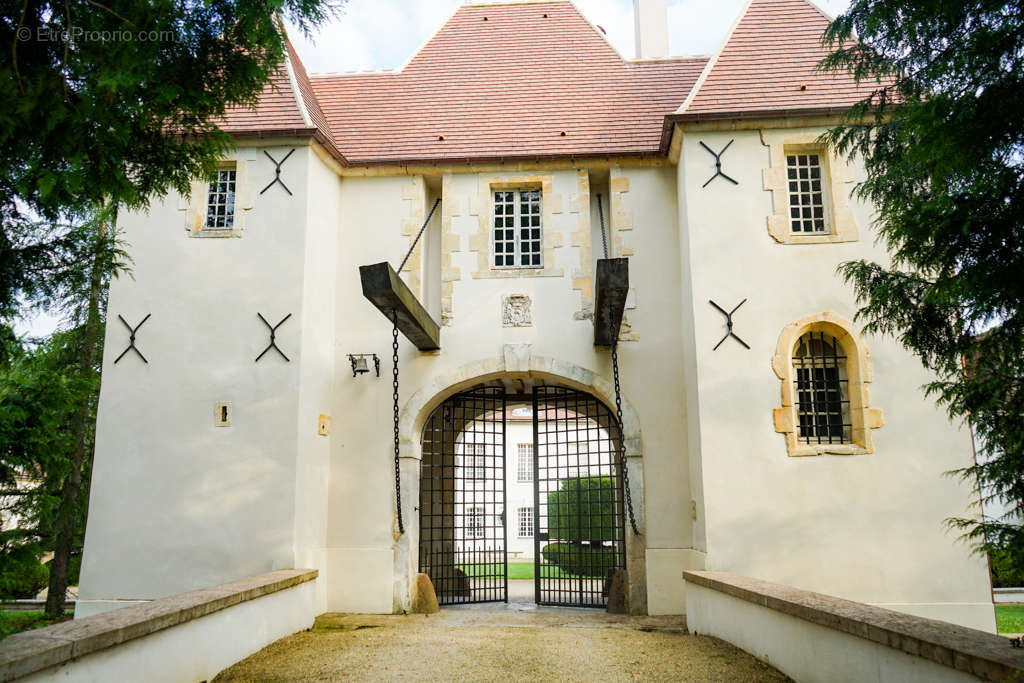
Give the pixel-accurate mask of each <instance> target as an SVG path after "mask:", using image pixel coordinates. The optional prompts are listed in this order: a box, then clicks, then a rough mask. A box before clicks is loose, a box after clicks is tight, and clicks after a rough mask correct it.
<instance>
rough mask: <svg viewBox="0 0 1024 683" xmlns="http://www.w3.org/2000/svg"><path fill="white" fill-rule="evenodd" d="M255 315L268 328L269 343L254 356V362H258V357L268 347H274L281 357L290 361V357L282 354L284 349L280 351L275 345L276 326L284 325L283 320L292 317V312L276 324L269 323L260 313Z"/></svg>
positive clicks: (260, 356)
mask: <svg viewBox="0 0 1024 683" xmlns="http://www.w3.org/2000/svg"><path fill="white" fill-rule="evenodd" d="M256 315H258V316H259V317H260V320H262V321H263V324H264V325H266V326H267V328H268V329H269V330H270V344H268V345H267V348H265V349H263V353H261V354H260V355H258V356H256V360H255V361H254V362H256V363H259V362H260V358H263V356H264V355H265V354H266V353H267V351H269V350H270V349H274V350H275V351H277V352H278V353H279V354H281V358H284V359H285V360H286V361H288V362H289V363H290V362H292V359H291V358H289V357H288V356H286V355H284V351H282V350H281V349H279V348H278V347H277V328H279V327H281V325H284V321H285V320H287V319H288V318H290V317H292V314H291V313H289V314H288V315H286V316H285V317H283V318H281V322H279V323H278V324H276V325H271V324H270V323H268V322H267V319H266V318H264V317H263V314H262V313H256Z"/></svg>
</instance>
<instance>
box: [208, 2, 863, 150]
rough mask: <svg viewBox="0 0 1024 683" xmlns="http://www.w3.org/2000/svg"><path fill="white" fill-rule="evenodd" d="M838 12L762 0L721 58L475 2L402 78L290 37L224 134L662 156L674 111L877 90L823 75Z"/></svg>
mask: <svg viewBox="0 0 1024 683" xmlns="http://www.w3.org/2000/svg"><path fill="white" fill-rule="evenodd" d="M828 21H829V20H828V18H827V17H825V15H823V14H822V13H821V12H820V11H819V10H818V9H816V8H815V7H814V6H812V5H811V4H809V3H808V2H806V0H752V2H751V3H750V4H749V5H748V6H747V8H746V10H745V11H744V14H743V15H742V16H741V17H740V19H739V21H738V22H737V24H736V25H735V27H734V29H733V31H732V32H731V33H730V35H729V36H728V38H727V39H726V41H725V44H724V45H723V47H722V49H721V50H720V51H719V53H718V55H717V56H716V57H715V58H713V59H712V60H710V61H709V60H708V59H707V58H704V57H691V58H673V59H659V60H649V61H629V60H624V59H622V57H620V56H619V54H618V53H617V52H616V51H615V50H614V49H613V48H612V47H611V45H610V44H609V43H608V42H607V41H606V40H605V39H604V37H603V36H602V35H601V34H600V33H599V31H598V29H597V28H596V27H594V26H593V25H592V24H590V23H589V22H588V21H587V20H586V19H585V18H584V17H583V15H581V14H580V13H579V11H578V10H577V9H576V7H575V6H574V5H573V4H572V3H571V2H569V1H568V0H551V1H549V2H533V3H523V2H518V3H511V4H505V5H500V4H491V5H464V6H462V7H460V8H459V9H458V10H457V11H456V12H455V14H454V15H453V16H452V18H451V19H450V20H449V21H448V22H447V23H446V24H445V25H444V26H443V27H442V28H441V29H440V31H438V32H437V33H436V34H435V35H434V36H433V38H431V39H430V41H429V42H428V43H427V44H426V45H425V46H424V47H423V48H422V49H421V50H420V51H419V52H418V53H417V54H416V55H415V56H414V57H413V59H412V60H411V61H410V62H409V64H408V65H406V66H405V68H403V69H402V70H400V71H396V72H372V73H361V74H321V75H317V74H313V75H312V76H309V75H308V74H307V73H306V70H305V67H303V65H302V62H301V61H300V60H299V57H298V55H297V54H296V53H295V50H294V48H293V47H292V46H291V43H289V44H288V57H289V63H290V72H291V75H289V68H288V67H286V68H283V69H281V71H280V72H278V73H277V74H276V75H275V76H274V78H273V80H272V81H271V83H269V84H268V85H267V87H266V88H264V91H263V94H262V96H261V97H260V101H259V104H258V106H257V107H256V108H255V109H254V110H249V109H243V108H240V107H239V108H234V109H232V110H230V111H229V113H228V116H227V118H226V121H225V122H224V124H223V125H222V128H223V129H224V130H225V131H227V132H229V133H233V134H235V135H240V136H251V135H261V136H263V135H313V136H315V137H316V138H317V139H318V140H320V141H321V142H322V143H324V144H325V145H326V146H327V147H328V149H329V150H330V151H331V153H333V154H334V155H335V156H336V157H337V158H338V159H339V160H340V161H341V162H342V163H345V164H355V165H363V164H396V163H438V162H441V163H443V162H464V161H499V160H509V159H547V158H569V157H587V156H589V157H593V156H645V155H663V154H665V153H666V152H667V151H668V141H669V138H670V135H671V122H672V121H675V120H695V119H708V118H734V117H742V116H781V115H793V114H806V113H817V112H833V111H838V110H841V109H845V108H847V107H849V106H850V105H851V104H853V103H854V102H856V101H858V100H860V99H862V98H863V97H865V96H867V95H868V94H869V93H870V92H871V88H870V87H868V86H866V85H864V86H858V85H857V84H856V83H854V81H853V79H852V78H851V77H850V76H848V75H846V74H822V73H817V72H816V69H815V67H816V65H817V63H818V62H819V61H820V60H821V59H822V58H823V57H824V56H825V55H826V54H827V52H828V51H827V49H826V48H824V47H822V45H821V36H822V33H823V32H824V30H825V27H826V26H827V25H828ZM698 77H700V78H699V79H698ZM695 84H696V85H695ZM694 87H696V92H695V93H693V94H691V90H693V89H694ZM681 104H682V105H683V106H682V107H680V105H681Z"/></svg>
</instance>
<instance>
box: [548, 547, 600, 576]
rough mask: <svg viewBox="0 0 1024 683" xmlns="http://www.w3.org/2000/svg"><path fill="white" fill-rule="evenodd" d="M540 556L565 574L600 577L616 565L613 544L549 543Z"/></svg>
mask: <svg viewBox="0 0 1024 683" xmlns="http://www.w3.org/2000/svg"><path fill="white" fill-rule="evenodd" d="M540 554H541V556H543V558H544V559H545V560H547V561H548V562H550V563H551V564H553V565H555V566H557V567H558V568H559V569H561V570H562V571H564V572H565V573H567V574H574V575H576V576H587V577H594V578H601V579H603V578H604V577H606V576H608V571H609V570H610V569H614V568H615V567H616V563H617V561H618V553H616V551H615V547H614V546H603V545H581V544H577V543H549V544H547V545H546V546H544V547H543V548H542V549H541V551H540Z"/></svg>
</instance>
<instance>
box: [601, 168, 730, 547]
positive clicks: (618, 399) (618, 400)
mask: <svg viewBox="0 0 1024 683" xmlns="http://www.w3.org/2000/svg"><path fill="white" fill-rule="evenodd" d="M723 151H724V150H723ZM597 215H598V218H599V219H600V221H601V246H602V247H603V248H604V257H605V258H608V238H607V237H606V236H605V232H604V206H603V205H602V203H601V195H600V194H598V195H597ZM612 373H613V375H614V378H615V419H616V420H617V422H618V428H619V467H620V468H621V469H622V488H623V490H624V492H625V494H626V511H627V512H628V513H629V526H630V528H631V529H632V530H633V533H634V534H635V535H637V536H640V535H641V534H640V530H639V529H638V528H637V526H636V515H635V514H634V513H633V493H632V492H631V491H630V488H629V467H628V466H627V464H626V437H625V433H624V432H623V429H622V390H621V388H620V387H619V339H618V330H616V334H615V338H614V339H613V340H612Z"/></svg>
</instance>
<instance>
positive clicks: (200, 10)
mask: <svg viewBox="0 0 1024 683" xmlns="http://www.w3.org/2000/svg"><path fill="white" fill-rule="evenodd" d="M335 1H336V0H270V1H269V2H256V3H254V2H244V1H242V0H209V1H206V2H197V1H195V0H112V1H109V2H103V3H98V2H72V3H68V2H56V1H54V0H0V46H3V49H2V50H0V220H2V234H0V306H4V305H6V306H8V307H9V306H10V305H11V302H12V301H13V299H14V296H15V293H16V289H17V286H18V285H19V284H23V281H24V280H25V278H26V277H27V276H29V275H30V273H28V271H26V270H25V269H26V267H27V266H26V265H25V262H26V261H27V262H28V263H29V264H30V263H31V262H32V259H33V257H37V256H38V253H27V254H19V253H17V251H18V249H19V244H18V235H17V234H13V235H12V231H14V233H17V232H18V228H19V227H23V224H24V223H25V222H26V221H27V220H29V221H30V220H31V219H34V218H35V217H42V218H45V219H47V220H50V221H58V220H67V219H69V218H75V217H78V218H81V217H82V216H84V215H86V214H88V213H89V212H91V211H93V210H94V209H95V207H97V206H103V205H115V206H121V207H124V208H129V209H137V208H142V207H145V206H146V205H147V203H148V201H149V198H150V197H151V196H154V195H160V194H163V193H164V192H166V191H167V190H168V189H169V188H172V187H173V188H175V189H177V190H179V191H181V192H187V191H188V183H189V179H190V178H192V177H196V176H199V175H200V174H204V173H205V174H211V173H212V171H213V169H214V168H215V163H216V161H217V159H218V158H219V157H221V156H223V153H224V151H225V150H226V149H227V148H228V146H229V145H230V137H229V136H227V135H226V134H224V133H223V132H221V131H219V130H218V128H217V122H218V121H219V120H220V119H221V117H223V116H224V114H225V111H226V110H227V108H228V107H229V106H231V105H252V104H254V103H255V102H256V101H257V98H258V96H259V94H260V92H261V91H262V89H263V87H264V85H265V84H266V83H267V82H268V81H269V79H270V78H271V76H272V75H273V74H274V73H275V72H276V71H277V69H279V68H280V65H281V63H282V58H283V55H284V52H285V39H284V32H283V30H282V25H281V23H280V19H279V16H280V17H284V18H287V19H289V20H290V21H291V22H292V23H293V24H295V25H296V26H298V27H299V28H300V30H303V31H309V30H310V29H312V28H313V27H315V26H317V25H319V24H320V23H322V22H323V21H324V20H326V19H327V18H328V17H330V16H332V15H333V14H335V12H336V10H337V5H336V4H335ZM26 216H27V218H26ZM42 246H43V247H45V246H46V243H43V244H42ZM38 251H39V250H38V249H37V250H35V252H38ZM12 252H14V253H12Z"/></svg>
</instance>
